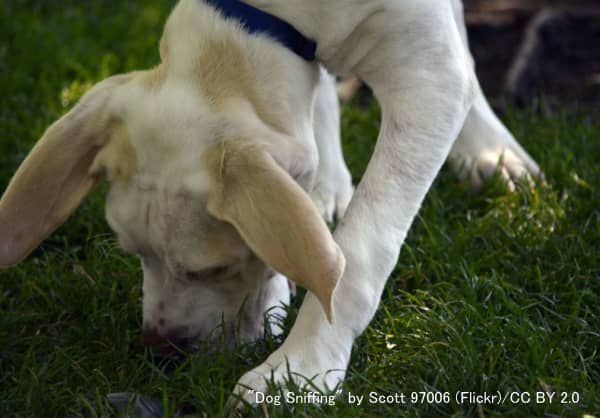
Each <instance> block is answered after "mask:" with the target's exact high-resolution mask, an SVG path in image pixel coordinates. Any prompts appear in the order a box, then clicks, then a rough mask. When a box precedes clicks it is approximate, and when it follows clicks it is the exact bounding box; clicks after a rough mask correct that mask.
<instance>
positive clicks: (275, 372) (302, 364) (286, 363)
mask: <svg viewBox="0 0 600 418" xmlns="http://www.w3.org/2000/svg"><path fill="white" fill-rule="evenodd" d="M305 343H306V344H309V342H308V341H305ZM306 344H303V346H302V347H298V348H296V349H292V350H286V348H285V343H284V345H283V346H281V347H280V348H279V349H278V350H276V351H275V352H273V353H272V354H271V355H270V356H269V358H268V359H267V360H266V361H265V362H264V363H263V364H261V365H260V366H258V367H256V368H255V369H253V370H250V371H249V372H247V373H246V374H244V375H243V376H242V377H241V378H240V379H239V381H238V382H237V384H236V386H235V389H234V391H233V394H232V395H231V397H230V398H229V401H228V406H229V408H232V409H240V408H243V407H244V406H245V405H251V406H257V405H259V404H261V403H262V402H264V400H265V395H266V394H268V393H269V388H270V387H271V388H273V387H278V388H279V389H281V393H284V394H288V393H290V392H293V394H294V395H296V394H300V393H306V392H311V393H315V394H329V393H333V392H336V391H337V389H338V388H339V386H340V384H341V382H342V381H343V379H344V376H345V374H346V367H347V360H345V359H342V358H337V359H336V358H335V357H334V356H331V355H328V354H327V353H326V352H321V353H319V350H318V349H315V347H318V346H319V345H318V344H315V345H313V346H311V345H306ZM309 347H311V348H309ZM285 397H287V395H286V396H285Z"/></svg>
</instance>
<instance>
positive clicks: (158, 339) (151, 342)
mask: <svg viewBox="0 0 600 418" xmlns="http://www.w3.org/2000/svg"><path fill="white" fill-rule="evenodd" d="M142 344H144V345H146V346H149V347H151V348H152V350H153V351H154V352H156V353H158V354H164V355H167V354H184V353H188V352H191V351H192V340H191V338H189V337H187V336H186V335H185V333H184V330H183V329H181V330H169V331H168V332H167V333H161V332H159V330H158V329H157V328H154V327H144V330H143V331H142Z"/></svg>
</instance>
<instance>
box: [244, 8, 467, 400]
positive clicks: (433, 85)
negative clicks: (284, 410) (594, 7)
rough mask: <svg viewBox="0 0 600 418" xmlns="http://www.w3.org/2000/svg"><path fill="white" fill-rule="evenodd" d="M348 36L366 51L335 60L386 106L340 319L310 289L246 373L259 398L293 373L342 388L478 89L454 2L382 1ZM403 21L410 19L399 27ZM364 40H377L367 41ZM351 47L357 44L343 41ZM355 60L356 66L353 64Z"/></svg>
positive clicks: (346, 236)
mask: <svg viewBox="0 0 600 418" xmlns="http://www.w3.org/2000/svg"><path fill="white" fill-rule="evenodd" d="M379 4H380V5H382V6H385V8H384V9H382V10H381V12H380V13H372V14H371V15H370V16H369V17H368V18H366V19H365V20H364V21H363V22H362V23H361V24H360V27H359V28H357V29H356V30H355V31H354V32H353V34H352V37H355V36H357V35H359V34H360V35H361V36H360V37H359V38H358V39H357V38H353V39H351V40H349V41H348V42H353V43H357V42H358V44H359V45H354V48H352V49H351V50H352V51H357V50H362V51H364V56H363V57H362V58H360V59H358V60H357V59H356V56H355V55H352V54H350V55H352V62H353V64H352V65H350V64H348V65H346V64H345V63H347V62H348V61H344V60H345V58H344V56H343V55H336V56H330V57H329V60H327V59H325V60H324V61H325V64H326V65H329V66H330V68H332V69H333V70H335V69H336V68H338V69H339V68H341V67H344V66H345V68H342V69H343V70H344V71H346V70H349V71H350V72H353V73H355V74H357V75H358V76H359V77H361V79H363V80H365V81H366V82H367V83H368V84H369V85H370V86H371V87H372V88H373V90H374V92H375V95H376V97H377V99H378V100H379V102H380V104H381V107H382V124H381V129H380V133H379V138H378V142H377V146H376V148H375V152H374V154H373V156H372V158H371V161H370V163H369V166H368V168H367V171H366V173H365V175H364V177H363V179H362V181H361V183H360V184H359V186H358V188H357V190H356V192H355V194H354V197H353V199H352V201H351V203H350V207H349V208H348V211H347V212H346V215H345V217H344V218H343V220H342V222H341V223H340V225H339V227H338V228H337V230H336V231H335V239H336V241H337V242H338V244H339V245H340V246H341V248H342V250H343V252H344V254H345V256H346V260H347V264H346V270H345V273H344V275H343V277H342V279H341V281H340V283H339V285H338V288H337V290H336V293H335V304H334V307H335V315H336V322H335V324H330V323H329V322H327V319H326V317H325V315H324V313H323V310H322V309H321V307H320V306H319V303H318V301H317V299H316V298H315V297H314V296H313V295H312V294H307V296H306V298H305V300H304V303H303V305H302V307H301V308H300V312H299V314H298V319H297V320H296V323H295V324H294V327H293V328H292V330H291V333H290V335H289V337H288V338H287V339H286V340H285V342H284V343H283V344H282V346H281V347H280V348H279V349H278V350H276V351H275V352H274V353H272V354H271V355H270V356H269V357H268V359H267V360H266V361H265V362H264V363H263V364H262V365H261V366H259V367H258V368H256V369H254V370H252V371H250V372H249V373H247V374H246V375H244V376H243V377H242V378H241V380H240V381H239V383H238V386H237V387H236V395H238V397H240V396H241V397H243V398H244V399H245V400H247V401H249V402H256V400H257V398H256V395H255V392H253V391H254V390H256V391H264V390H266V387H267V386H266V381H267V380H269V379H271V377H273V378H274V380H275V381H276V382H277V383H285V382H286V381H287V380H288V379H290V378H291V379H293V380H294V381H295V382H296V383H298V384H300V385H302V386H304V385H305V384H307V386H306V388H307V389H308V390H314V388H318V389H319V390H332V389H333V388H334V387H335V386H336V385H337V384H338V383H340V382H341V380H342V379H343V377H344V375H345V371H346V367H347V365H348V361H349V358H350V353H351V349H352V344H353V342H354V340H355V338H356V337H357V336H358V335H359V334H361V333H362V332H363V331H364V329H365V327H366V326H367V325H368V323H369V322H370V320H371V319H372V317H373V315H374V314H375V311H376V309H377V306H378V304H379V301H380V298H381V294H382V292H383V288H384V285H385V282H386V280H387V278H388V276H389V275H390V274H391V272H392V269H393V268H394V266H395V264H396V261H397V259H398V256H399V253H400V247H401V245H402V243H403V241H404V238H405V236H406V233H407V231H408V229H409V227H410V225H411V223H412V221H413V219H414V217H415V215H416V213H417V211H418V209H419V207H420V205H421V202H422V200H423V198H424V197H425V194H426V192H427V190H428V189H429V187H430V186H431V183H432V182H433V180H434V178H435V176H436V174H437V172H438V171H439V169H440V167H441V165H442V163H443V162H444V160H445V158H446V157H447V155H448V152H449V150H450V147H451V146H452V143H453V142H454V140H455V138H456V137H457V135H458V133H459V131H460V129H461V128H462V126H463V123H464V120H465V117H466V115H467V113H468V111H469V109H470V106H471V103H472V99H473V95H474V93H473V92H474V84H475V83H474V75H473V73H472V69H471V66H470V65H469V61H468V58H467V55H466V51H465V50H464V47H463V44H462V42H461V40H460V36H459V33H458V30H457V27H456V25H455V24H454V21H453V17H452V10H451V8H450V5H449V4H448V3H446V2H438V1H437V0H436V1H433V0H431V1H427V0H425V1H423V0H418V1H403V2H391V1H390V2H380V3H379ZM399 28H400V29H399ZM364 43H371V44H370V45H365V44H364ZM340 48H341V50H344V49H345V50H346V51H348V50H350V48H351V46H350V45H346V46H345V45H344V44H343V43H342V44H341V45H340ZM348 67H351V68H348Z"/></svg>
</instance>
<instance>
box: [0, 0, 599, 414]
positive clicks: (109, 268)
mask: <svg viewBox="0 0 600 418" xmlns="http://www.w3.org/2000/svg"><path fill="white" fill-rule="evenodd" d="M172 4H173V1H170V2H150V1H142V0H137V1H127V2H119V3H115V2H105V1H100V0H90V1H87V2H85V4H84V3H81V2H79V1H73V0H68V1H67V0H65V1H62V2H60V4H59V3H55V2H47V1H41V0H20V1H17V0H5V1H4V2H2V4H0V39H1V41H0V91H2V94H1V95H0V132H1V134H0V189H2V190H3V189H4V187H5V186H6V184H7V182H8V180H9V178H10V176H11V175H12V173H13V172H14V170H15V169H16V167H17V166H18V164H19V162H20V161H21V160H22V158H23V157H24V156H25V155H26V153H27V151H28V150H29V149H30V147H31V146H32V144H33V143H34V142H35V141H36V140H37V138H39V137H40V135H41V134H42V132H43V131H44V129H45V127H46V126H47V125H48V124H49V123H51V122H52V121H53V120H55V119H56V118H58V117H59V116H60V115H61V114H62V113H64V112H65V111H66V109H67V108H69V107H70V106H72V105H73V103H74V102H75V101H76V99H77V98H78V97H79V96H80V95H81V94H82V92H83V91H85V89H86V88H88V86H89V85H91V84H93V83H95V82H97V81H98V80H100V79H102V78H103V77H105V76H107V75H110V74H113V73H117V72H123V71H128V70H132V69H139V68H146V67H149V66H151V65H153V64H155V63H156V62H157V61H158V52H157V43H158V39H159V36H160V32H161V28H162V23H163V21H164V19H165V17H166V15H167V14H168V11H169V10H170V8H171V6H172ZM599 116H600V114H599V113H598V111H597V110H596V111H588V110H585V109H570V110H549V109H547V108H545V107H544V106H543V104H538V105H534V106H533V107H532V108H530V109H528V110H513V111H510V112H509V113H508V114H507V115H506V118H505V120H506V122H507V124H508V125H509V127H510V128H511V130H512V131H513V132H514V133H515V134H516V135H517V136H518V137H519V138H520V139H521V141H522V143H523V144H524V146H525V147H526V148H527V149H528V150H530V151H531V153H532V155H533V156H534V157H535V158H536V159H537V160H538V162H539V163H540V165H541V166H542V167H543V169H544V171H545V174H546V178H547V182H548V185H547V186H540V187H538V188H536V189H532V190H530V189H526V188H521V189H519V191H518V192H517V193H513V194H507V193H506V191H505V190H504V188H503V187H502V185H501V184H500V183H499V182H498V181H493V182H492V183H491V184H489V185H488V186H487V187H486V188H485V189H484V190H483V191H482V192H480V193H473V192H470V191H469V190H467V189H466V188H465V187H463V186H461V185H460V184H459V183H458V182H457V181H456V180H455V178H454V177H453V176H451V175H446V174H448V173H447V172H448V170H447V169H444V170H443V172H442V175H441V176H440V177H439V178H438V180H437V181H436V183H435V185H434V187H433V188H432V190H431V192H430V193H429V195H428V197H427V199H426V201H425V203H424V205H423V208H422V210H421V212H420V214H419V217H418V219H417V220H416V222H415V224H414V225H413V228H412V229H411V232H410V234H409V237H408V239H407V242H406V244H405V246H404V248H403V251H402V254H401V257H400V260H399V263H398V265H397V268H396V270H395V271H394V274H393V276H392V278H391V279H390V280H389V284H388V286H387V288H386V291H385V294H384V298H383V303H382V305H381V308H380V310H379V313H378V314H377V317H376V319H375V320H374V322H373V323H372V324H371V326H370V327H369V328H368V329H367V331H366V332H365V333H364V335H363V336H362V337H361V338H360V339H359V340H358V341H357V343H356V345H355V349H354V352H353V357H352V361H351V364H350V371H349V374H348V379H347V381H346V383H345V385H344V393H343V395H342V396H341V397H340V398H339V399H338V400H337V401H336V405H335V406H332V407H330V406H322V405H321V406H320V405H313V406H306V405H305V406H298V405H296V406H291V405H283V406H280V407H275V406H268V407H267V409H266V410H257V411H248V412H247V414H248V415H250V416H252V415H261V414H265V413H266V414H268V416H283V417H286V416H310V417H318V416H333V417H335V416H339V417H348V416H409V417H417V416H477V417H482V416H490V417H500V416H514V417H520V416H582V415H583V414H585V413H598V411H600V388H599V382H600V364H599V358H598V352H597V351H598V348H599V347H600V335H599V333H600V309H599V305H600V298H599V296H598V295H599V293H600V252H599V250H598V249H599V248H600V210H599V207H600V191H599V185H600V166H599V163H598V162H599V161H600V141H598V138H599V137H600V121H599V119H600V118H599ZM377 121H378V109H377V107H376V106H375V105H374V104H371V105H369V106H366V107H365V108H358V107H356V106H354V107H347V108H345V109H344V111H343V128H344V148H345V152H346V155H347V160H348V162H349V165H350V167H351V170H352V173H353V175H354V178H355V180H358V179H359V178H360V175H361V173H362V172H363V170H364V168H365V166H366V162H367V159H368V156H369V155H370V150H371V149H372V147H373V141H374V138H375V135H376V132H377V129H378V122H377ZM105 189H106V186H105V185H104V186H102V187H100V188H99V189H98V190H97V191H96V192H94V194H93V196H92V197H91V198H90V199H88V200H87V201H86V203H85V204H84V205H83V206H82V207H81V208H80V209H79V210H78V211H77V213H76V214H75V215H74V216H73V217H72V218H71V219H70V220H69V221H68V222H67V224H65V226H64V227H62V228H61V229H60V230H59V231H58V232H57V233H55V234H54V235H53V236H52V237H51V238H49V239H48V240H47V241H45V242H44V244H43V245H42V246H41V247H40V248H39V249H38V250H36V251H35V252H34V254H33V255H32V256H30V257H29V258H28V260H27V261H26V262H24V263H22V264H20V265H19V266H17V267H14V268H12V269H9V270H5V271H1V272H0V279H1V280H0V416H2V417H17V416H18V417H65V416H79V417H82V416H85V417H96V416H109V415H110V412H109V409H108V406H107V405H106V402H105V400H104V396H105V395H106V394H108V393H111V392H124V391H131V392H141V393H144V394H146V395H150V396H153V397H156V398H159V399H162V400H163V403H164V404H166V405H167V407H168V408H170V410H171V411H173V410H175V409H176V408H179V407H181V406H187V407H188V409H189V410H193V411H195V413H196V414H197V415H198V416H203V414H205V415H206V416H210V417H213V416H222V415H223V414H224V413H225V412H224V410H223V405H224V402H225V400H226V398H227V396H228V394H229V392H230V390H231V389H232V388H233V386H234V384H235V382H236V379H237V378H238V377H240V376H241V375H242V374H243V373H244V372H245V371H247V370H248V369H250V368H251V367H253V366H255V365H258V364H259V363H260V361H261V360H262V359H264V358H265V357H266V356H267V355H268V353H269V352H270V351H272V350H273V349H274V348H275V347H276V346H277V345H278V344H279V343H280V340H278V339H276V338H266V339H264V340H261V341H259V342H257V343H256V344H255V345H251V346H241V347H238V348H236V349H235V350H232V351H227V352H223V353H210V352H208V351H206V350H205V351H204V352H203V353H202V354H199V355H197V356H194V357H188V358H187V359H185V360H184V361H183V362H180V363H169V362H163V363H158V364H155V363H154V362H153V361H152V358H151V356H150V354H149V353H148V352H147V350H145V349H144V348H143V347H142V345H141V344H140V341H139V340H140V339H139V334H140V328H141V303H140V297H141V272H140V266H139V265H138V262H137V260H136V259H134V258H132V257H130V256H127V255H125V254H123V253H121V252H120V251H119V250H118V249H117V246H116V243H115V241H114V239H113V237H112V235H111V234H110V232H109V230H108V227H107V225H106V223H105V221H104V219H103V208H102V205H103V194H104V192H105ZM298 305H299V301H298V300H296V301H295V303H294V306H293V307H292V309H291V312H290V315H291V318H290V319H289V320H288V324H291V323H292V320H293V316H294V315H295V308H296V307H297V306H298ZM372 391H376V392H378V393H380V394H385V393H400V392H402V393H405V394H406V395H407V397H408V399H407V404H405V405H398V404H392V405H389V404H387V405H386V404H369V403H367V402H368V400H367V401H365V402H364V403H363V404H362V405H361V406H356V405H351V404H349V403H348V401H347V393H348V392H350V393H352V394H355V395H366V396H368V394H369V392H372ZM420 391H428V392H436V391H437V392H449V393H451V394H452V396H451V397H452V398H454V393H455V392H456V391H472V392H476V393H478V394H481V393H484V392H488V393H495V392H496V391H500V392H501V394H505V393H512V392H514V393H530V394H532V396H535V392H538V391H552V392H559V394H558V395H556V396H557V397H558V399H557V398H556V397H555V398H554V400H553V402H551V403H550V402H543V403H540V404H538V403H536V402H535V397H533V398H532V399H531V402H529V403H519V404H513V403H511V402H507V403H505V404H502V405H493V404H481V405H479V406H478V405H477V404H475V403H469V402H467V403H465V404H462V405H459V404H457V403H456V402H454V401H453V400H451V401H450V402H448V403H445V402H441V403H437V404H436V403H434V402H427V399H425V402H416V403H411V402H410V397H409V394H410V393H411V392H420ZM561 392H564V393H566V394H567V395H566V396H565V395H561ZM577 398H578V399H577ZM523 400H526V398H525V399H523ZM575 400H577V402H572V403H561V401H575Z"/></svg>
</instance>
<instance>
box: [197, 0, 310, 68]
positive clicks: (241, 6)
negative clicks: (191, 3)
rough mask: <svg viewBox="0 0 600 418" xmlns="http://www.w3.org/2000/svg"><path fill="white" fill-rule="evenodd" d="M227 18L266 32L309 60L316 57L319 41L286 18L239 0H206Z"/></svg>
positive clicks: (248, 29) (249, 27) (256, 31)
mask: <svg viewBox="0 0 600 418" xmlns="http://www.w3.org/2000/svg"><path fill="white" fill-rule="evenodd" d="M204 1H205V2H206V3H208V4H210V5H212V6H213V7H215V8H216V9H217V10H219V11H220V12H221V13H222V14H223V16H224V17H225V18H232V19H236V20H238V21H239V22H240V23H241V24H242V25H243V26H244V28H246V30H247V31H248V32H250V33H265V34H267V35H269V36H270V37H271V38H273V39H275V40H276V41H277V42H279V43H280V44H282V45H283V46H285V47H286V48H288V49H289V50H291V51H292V52H294V53H295V54H296V55H299V56H300V57H302V58H304V59H305V60H307V61H313V60H314V59H315V53H316V51H317V43H316V42H315V41H313V40H311V39H308V38H307V37H305V36H304V35H302V34H301V33H300V32H298V30H297V29H296V28H295V27H293V26H292V25H290V24H289V23H287V22H286V21H284V20H281V19H279V18H278V17H275V16H273V15H270V14H268V13H265V12H263V11H262V10H259V9H257V8H255V7H252V6H250V5H248V4H246V3H242V2H241V1H239V0H204Z"/></svg>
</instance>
